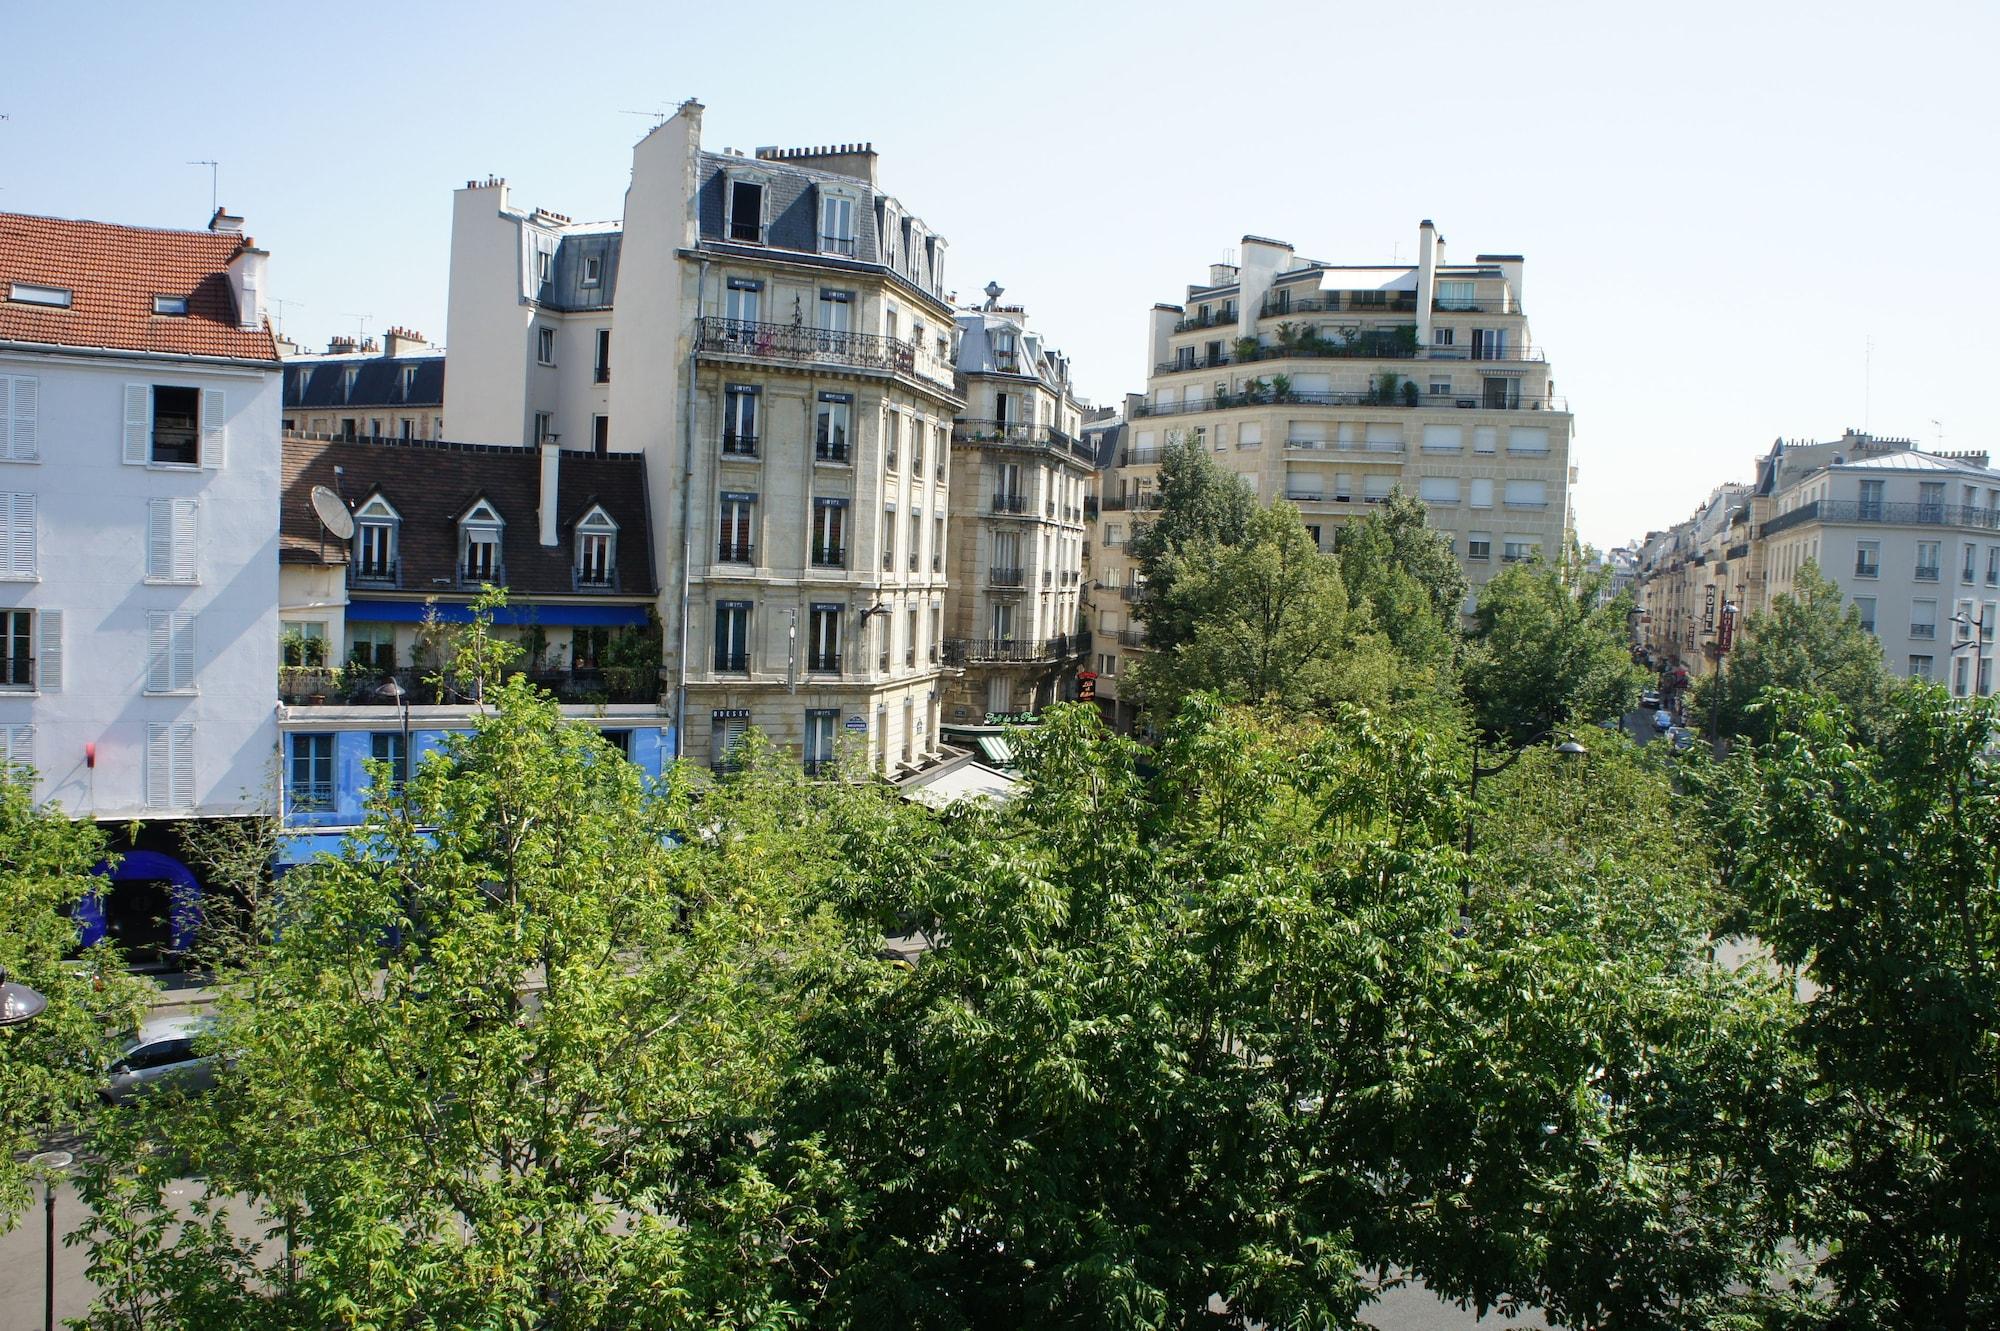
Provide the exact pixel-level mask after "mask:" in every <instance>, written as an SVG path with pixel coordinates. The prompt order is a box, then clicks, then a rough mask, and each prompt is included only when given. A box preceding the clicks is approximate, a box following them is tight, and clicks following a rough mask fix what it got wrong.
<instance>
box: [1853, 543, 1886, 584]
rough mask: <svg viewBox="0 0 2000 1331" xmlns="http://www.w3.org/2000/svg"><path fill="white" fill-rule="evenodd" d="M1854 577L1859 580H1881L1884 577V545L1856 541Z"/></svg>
mask: <svg viewBox="0 0 2000 1331" xmlns="http://www.w3.org/2000/svg"><path fill="white" fill-rule="evenodd" d="M1854 576H1855V577H1857V578H1879V577H1880V576H1882V543H1881V542H1880V541H1856V542H1855V543H1854Z"/></svg>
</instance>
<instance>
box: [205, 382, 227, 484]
mask: <svg viewBox="0 0 2000 1331" xmlns="http://www.w3.org/2000/svg"><path fill="white" fill-rule="evenodd" d="M223 408H224V403H223V395H222V390H221V389H220V388H204V389H202V390H201V465H202V466H204V467H219V466H221V465H222V450H223V445H224V442H225V438H226V436H227V434H228V431H227V430H226V429H225V428H224V427H223V424H222V422H223V418H224V410H223Z"/></svg>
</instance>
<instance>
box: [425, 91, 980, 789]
mask: <svg viewBox="0 0 2000 1331" xmlns="http://www.w3.org/2000/svg"><path fill="white" fill-rule="evenodd" d="M701 128H702V107H701V105H700V104H699V103H698V102H692V101H690V102H688V103H685V104H684V105H682V106H681V108H680V109H679V110H678V111H677V112H676V114H674V115H673V116H672V117H670V118H668V119H667V120H665V121H664V122H663V123H661V124H660V125H658V126H657V127H655V128H654V129H653V130H652V131H651V132H650V133H648V134H647V135H646V136H645V138H643V139H642V140H641V141H640V142H639V143H638V144H637V145H636V146H635V148H634V149H633V154H632V175H631V184H630V187H629V189H628V190H627V193H626V199H625V209H624V216H623V218H622V219H621V220H619V221H616V222H579V221H575V220H573V219H571V218H569V217H567V216H564V215H561V214H558V213H554V212H550V211H547V210H545V209H540V208H527V207H522V206H519V205H517V204H515V203H514V201H513V200H512V198H511V196H510V194H509V191H508V188H507V185H506V183H505V182H504V181H502V180H498V179H486V180H476V181H471V182H468V184H467V186H466V187H465V188H464V189H462V190H460V191H458V193H457V195H456V199H455V203H454V208H453V221H452V249H451V275H450V291H449V302H448V310H447V328H446V344H447V346H448V347H449V348H450V354H449V362H450V374H449V375H448V376H447V378H446V380H445V385H444V411H443V417H444V426H445V431H446V433H447V434H448V435H449V436H450V437H451V438H452V439H453V440H457V441H461V442H464V443H472V444H509V445H516V446H522V447H539V446H540V445H542V444H543V443H545V442H554V443H556V444H557V445H558V447H559V448H561V449H562V450H563V451H565V452H568V451H569V450H572V449H578V450H581V451H589V452H592V453H607V454H608V453H618V452H626V453H636V454H639V455H640V456H642V457H643V458H644V460H645V475H646V478H647V482H646V483H647V485H648V487H649V488H648V494H647V502H648V504H649V507H650V511H651V513H652V515H653V531H654V534H655V539H654V541H653V549H652V556H651V557H652V568H651V570H650V576H651V578H652V580H653V581H654V583H655V584H656V585H657V586H658V588H659V589H660V591H659V598H658V605H659V616H660V619H661V621H662V626H663V629H664V664H665V675H664V689H665V692H664V696H665V698H666V706H667V707H668V708H669V709H670V712H671V717H672V720H671V725H672V729H673V734H674V739H675V745H676V752H677V753H680V754H683V755H685V756H687V757H690V758H694V759H697V760H704V761H709V762H712V763H715V764H724V763H727V762H729V761H731V759H732V757H733V755H734V754H735V753H736V752H737V751H738V749H739V747H740V746H741V744H742V743H743V742H744V738H745V736H746V734H747V732H748V731H749V730H750V729H751V728H753V727H754V728H755V729H757V730H759V731H761V732H762V733H763V734H764V735H765V736H767V737H768V738H770V739H771V740H773V741H775V742H776V743H778V744H780V745H782V746H784V747H786V748H788V749H790V750H791V751H793V752H796V753H798V754H800V755H801V756H802V757H803V759H804V760H805V761H806V762H807V763H808V765H817V764H820V763H824V762H826V761H828V760H831V759H832V758H834V757H835V756H836V755H839V756H844V757H845V756H854V757H859V758H863V759H865V761H866V762H867V763H868V764H870V765H871V766H873V767H874V768H875V769H876V770H878V771H881V772H883V773H886V774H890V775H898V774H904V773H909V772H912V771H915V770H917V769H920V768H922V767H924V766H925V765H926V764H928V763H931V762H933V761H934V760H935V759H936V758H937V757H938V756H939V754H940V736H939V730H940V726H941V723H942V717H941V708H942V703H943V699H942V694H943V690H944V688H945V684H946V670H947V667H946V665H945V661H944V651H945V641H946V638H947V633H946V627H945V613H946V587H947V569H948V567H949V565H950V558H951V553H952V552H951V549H950V544H951V537H950V535H949V533H948V531H947V526H948V523H947V518H948V515H949V513H950V509H951V480H952V475H951V472H952V464H953V450H952V446H951V430H952V422H953V421H954V419H955V418H956V417H958V416H960V415H961V414H963V409H964V403H963V400H962V399H961V398H960V397H959V395H958V390H957V387H956V384H955V379H954V370H955V364H954V359H953V350H952V343H953V339H954V317H955V310H954V308H953V306H952V305H951V303H950V301H949V299H948V294H947V289H946V286H945V258H946V244H945V240H944V238H943V237H941V236H939V235H937V234H935V233H934V232H932V231H931V230H930V229H929V228H928V227H927V226H925V224H924V223H923V221H922V220H921V218H920V217H919V216H918V215H917V214H915V213H914V212H913V211H911V210H910V209H908V208H906V207H905V206H904V204H903V203H902V202H901V201H900V200H898V199H897V198H896V197H895V196H893V195H891V194H889V193H888V192H887V191H886V190H884V189H883V188H882V186H881V184H880V182H879V180H878V159H877V155H876V153H875V152H874V150H873V149H872V148H871V147H870V146H869V145H867V144H838V145H832V146H822V147H812V148H775V147H773V148H757V149H755V150H754V151H743V150H739V149H733V148H726V147H725V148H723V149H721V150H719V151H716V150H711V149H709V148H706V147H704V146H703V143H702V138H701Z"/></svg>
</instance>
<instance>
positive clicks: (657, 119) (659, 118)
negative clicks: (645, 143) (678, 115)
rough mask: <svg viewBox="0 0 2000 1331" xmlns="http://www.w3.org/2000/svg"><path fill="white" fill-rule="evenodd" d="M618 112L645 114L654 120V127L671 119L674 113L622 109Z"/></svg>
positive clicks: (633, 114)
mask: <svg viewBox="0 0 2000 1331" xmlns="http://www.w3.org/2000/svg"><path fill="white" fill-rule="evenodd" d="M618 114H619V115H621V116H645V117H646V118H647V119H648V120H651V121H652V122H653V128H654V129H658V128H659V127H660V126H662V125H664V124H666V123H667V121H669V120H671V119H672V118H673V114H674V113H673V112H672V111H620V112H619V113H618Z"/></svg>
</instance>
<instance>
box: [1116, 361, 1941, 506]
mask: <svg viewBox="0 0 2000 1331" xmlns="http://www.w3.org/2000/svg"><path fill="white" fill-rule="evenodd" d="M1403 383H1404V385H1407V388H1406V387H1403V386H1398V387H1397V388H1395V389H1394V390H1391V391H1389V392H1383V391H1382V390H1381V389H1379V388H1370V389H1363V390H1360V391H1354V392H1318V391H1308V390H1303V389H1296V388H1294V389H1287V390H1285V391H1284V392H1282V393H1280V392H1278V391H1277V390H1276V389H1264V390H1261V391H1257V392H1243V393H1221V394H1217V395H1216V396H1215V397H1212V398H1211V397H1204V398H1197V399H1196V400H1194V401H1193V402H1141V403H1139V404H1138V407H1137V409H1136V410H1135V411H1134V413H1133V414H1134V415H1135V416H1191V415H1197V414H1199V413H1201V412H1207V411H1227V410H1229V409H1231V408H1234V407H1248V406H1265V405H1278V406H1302V407H1403V408H1411V409H1414V410H1417V411H1568V410H1569V400H1568V399H1567V398H1561V397H1551V396H1549V395H1547V394H1529V393H1523V394H1521V395H1520V396H1518V397H1501V396H1498V395H1488V394H1487V393H1486V392H1485V391H1484V390H1481V391H1479V392H1473V393H1454V394H1452V395H1451V396H1449V397H1445V396H1440V395H1431V394H1426V393H1423V392H1421V391H1419V392H1416V393H1411V392H1409V391H1408V389H1410V388H1415V387H1416V381H1415V380H1404V381H1403ZM1911 507H1912V508H1914V507H1915V505H1911Z"/></svg>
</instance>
